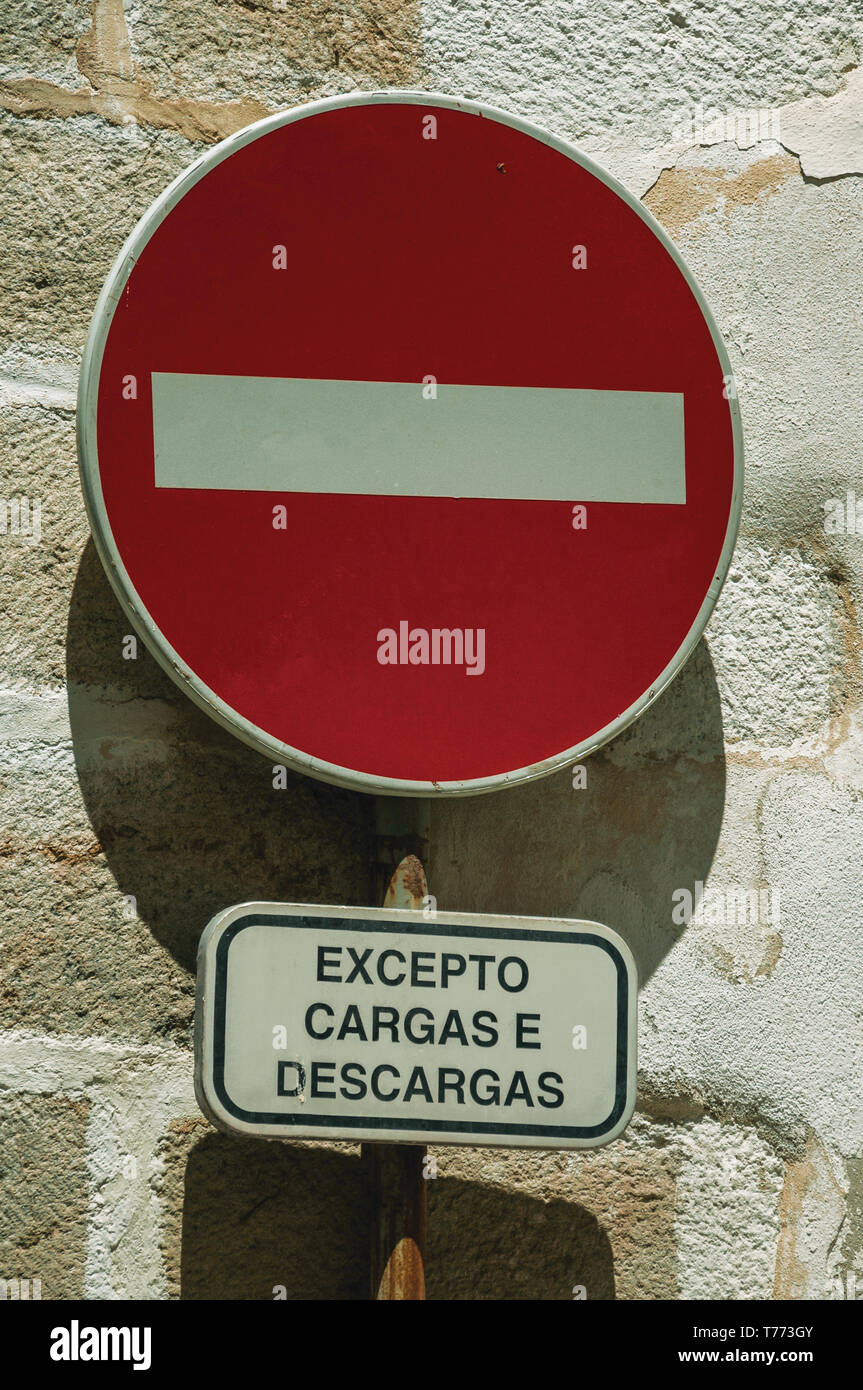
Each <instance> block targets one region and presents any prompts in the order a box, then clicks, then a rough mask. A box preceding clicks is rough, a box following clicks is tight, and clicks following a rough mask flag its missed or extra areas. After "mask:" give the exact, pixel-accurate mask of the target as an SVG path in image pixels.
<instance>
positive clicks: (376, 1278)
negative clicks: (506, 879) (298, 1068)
mask: <svg viewBox="0 0 863 1390" xmlns="http://www.w3.org/2000/svg"><path fill="white" fill-rule="evenodd" d="M399 809H400V807H399V806H396V805H393V804H391V803H386V802H384V803H383V804H382V803H381V802H380V801H379V802H378V834H379V838H382V839H383V844H382V845H380V849H382V850H383V849H384V847H385V846H388V845H389V844H390V843H391V836H392V835H393V826H394V824H397V823H398V821H397V819H396V815H394V812H395V813H397V812H398V811H399ZM407 809H408V812H409V814H408V816H407V817H405V816H404V814H402V816H401V817H400V818H399V819H400V820H401V823H402V824H405V823H406V822H407V823H410V821H411V820H413V821H414V825H415V830H414V834H415V835H416V837H417V838H418V839H420V840H422V841H424V842H425V843H426V844H428V826H427V817H428V812H429V807H428V803H426V802H418V803H413V804H412V803H410V802H409V803H407ZM411 811H413V813H414V814H413V815H411V814H410V812H411ZM417 812H419V814H417ZM396 833H397V832H396ZM407 833H408V834H409V835H410V833H411V832H410V831H408V832H407ZM427 897H428V884H427V882H426V876H425V871H424V869H423V866H422V864H421V863H420V861H419V859H418V858H417V857H416V855H415V854H409V855H406V856H405V858H404V859H403V860H402V861H401V863H400V864H399V866H398V868H397V869H396V871H395V873H394V874H393V876H392V878H391V880H390V883H389V886H388V888H387V891H386V895H385V897H384V907H401V908H410V909H411V910H412V911H414V912H421V911H422V909H423V906H424V904H426V901H427ZM362 1153H363V1158H364V1159H365V1162H366V1165H367V1168H368V1173H369V1184H370V1197H371V1222H370V1236H371V1239H370V1242H369V1254H370V1260H369V1273H370V1288H369V1293H370V1296H371V1298H373V1299H376V1300H378V1301H381V1300H420V1299H424V1298H425V1240H426V1175H425V1159H426V1150H425V1146H424V1145H417V1144H411V1145H406V1144H363V1147H362Z"/></svg>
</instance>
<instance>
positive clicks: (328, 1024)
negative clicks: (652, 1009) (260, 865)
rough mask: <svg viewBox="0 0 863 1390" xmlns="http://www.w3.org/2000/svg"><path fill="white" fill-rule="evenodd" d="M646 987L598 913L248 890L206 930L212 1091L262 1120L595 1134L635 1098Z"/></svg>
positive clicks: (472, 1132)
mask: <svg viewBox="0 0 863 1390" xmlns="http://www.w3.org/2000/svg"><path fill="white" fill-rule="evenodd" d="M636 993H637V979H636V971H635V964H634V961H633V959H632V955H631V953H630V951H629V948H628V947H627V946H626V944H625V942H624V941H622V940H621V938H620V937H619V936H617V934H616V933H615V932H613V931H611V930H609V928H608V927H604V926H601V925H599V924H598V923H595V922H582V921H566V920H560V919H553V920H546V919H544V918H537V917H526V918H519V917H495V916H486V915H479V914H470V913H468V914H464V913H454V912H437V913H436V914H435V915H434V916H433V917H430V918H428V919H426V918H425V917H424V915H423V914H422V913H419V912H409V911H401V910H384V909H375V908H349V907H325V906H319V905H309V904H303V903H242V904H240V905H238V906H236V907H231V908H228V909H227V910H226V911H224V912H221V913H220V914H219V915H218V916H217V917H215V918H213V920H212V921H211V922H210V924H209V926H208V927H207V929H206V931H205V932H204V934H203V936H202V938H201V945H200V948H199V953H198V1000H197V1014H196V1047H195V1055H196V1062H195V1088H196V1093H197V1096H198V1101H199V1104H200V1106H201V1108H202V1110H203V1111H204V1113H205V1114H206V1115H208V1116H209V1117H210V1119H212V1120H213V1122H214V1123H215V1124H217V1125H219V1126H220V1127H221V1128H224V1129H229V1130H231V1131H233V1132H235V1133H240V1134H249V1135H258V1136H261V1137H263V1138H271V1139H288V1138H297V1139H299V1138H303V1139H309V1138H317V1139H348V1140H354V1141H358V1140H365V1141H380V1142H390V1143H392V1142H402V1143H432V1144H472V1145H482V1146H486V1145H501V1146H505V1147H507V1148H518V1147H529V1148H540V1149H571V1148H593V1147H596V1146H598V1145H600V1144H605V1143H608V1142H609V1140H611V1139H614V1138H616V1137H617V1135H619V1134H620V1133H621V1131H622V1130H623V1129H624V1128H625V1127H626V1125H627V1123H628V1121H629V1119H630V1116H631V1114H632V1111H633V1107H634V1104H635V1081H636Z"/></svg>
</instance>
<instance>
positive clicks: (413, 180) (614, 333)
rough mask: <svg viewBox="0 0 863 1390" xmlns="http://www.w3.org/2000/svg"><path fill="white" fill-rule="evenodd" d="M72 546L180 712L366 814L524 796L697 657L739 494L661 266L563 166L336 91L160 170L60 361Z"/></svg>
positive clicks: (727, 422)
mask: <svg viewBox="0 0 863 1390" xmlns="http://www.w3.org/2000/svg"><path fill="white" fill-rule="evenodd" d="M79 406H80V409H79V453H80V459H81V470H82V477H83V481H84V490H85V495H86V498H87V503H88V509H89V512H90V518H91V522H92V526H93V531H94V535H95V538H96V542H97V545H98V547H99V550H100V553H101V555H102V558H103V561H104V562H105V565H106V569H107V572H108V574H109V576H110V577H111V579H112V582H113V583H114V585H115V588H116V590H117V593H118V595H119V597H120V599H121V601H122V602H123V604H124V606H125V608H126V609H127V611H128V613H129V615H130V617H131V618H132V620H133V621H134V622H135V624H136V625H137V627H138V628H139V630H140V631H141V632H142V634H143V635H144V637H145V639H146V640H147V641H148V643H149V645H150V646H151V648H152V650H153V651H154V653H155V655H156V656H157V657H158V659H159V660H160V661H161V662H162V664H163V665H164V666H165V668H166V670H168V672H169V673H170V674H171V675H172V677H173V678H174V679H175V680H177V681H178V683H179V684H180V685H181V686H182V688H183V689H185V690H187V692H188V693H189V694H190V695H191V696H192V697H193V698H194V699H195V700H197V701H198V703H199V704H201V705H202V706H203V707H204V708H205V709H207V710H208V712H209V713H210V714H212V715H213V716H214V717H215V718H216V719H218V720H220V721H221V722H222V723H223V724H225V725H226V726H227V727H228V728H230V729H232V730H233V731H234V732H235V733H236V734H238V735H239V736H240V737H242V738H244V739H245V740H246V741H247V742H249V743H251V744H253V745H254V746H256V747H258V748H260V749H261V750H262V751H264V752H265V753H267V754H268V755H269V756H270V757H271V758H272V759H273V761H274V762H279V763H285V764H287V765H290V766H292V767H295V768H299V769H301V770H303V771H305V772H309V773H311V774H313V775H315V776H319V777H322V778H324V779H326V780H329V781H333V782H337V783H340V784H343V785H347V786H353V787H358V788H361V789H364V790H368V791H384V792H393V793H408V794H411V793H416V794H423V793H427V794H432V793H436V792H440V793H444V794H455V793H459V792H476V791H484V790H489V789H492V788H494V787H497V786H501V785H505V784H507V783H515V782H519V781H524V780H528V779H530V778H533V777H537V776H541V775H543V774H544V773H546V772H550V771H552V770H553V769H554V768H557V767H561V766H563V765H565V764H566V763H569V762H572V761H574V760H577V759H579V758H580V757H582V756H584V755H585V754H587V753H589V752H590V751H592V750H593V749H594V748H596V747H598V746H599V745H600V744H602V743H603V742H605V741H606V740H607V739H608V738H610V737H612V736H613V735H614V734H615V733H617V732H618V731H619V730H621V729H622V728H624V727H625V726H626V725H627V724H628V723H629V722H630V721H631V720H632V719H634V718H635V717H636V716H637V715H638V714H639V713H641V711H642V710H643V709H644V708H645V707H646V705H647V704H648V703H649V702H650V701H651V700H652V699H653V698H655V696H656V695H657V694H658V693H659V691H660V690H661V689H662V688H663V687H664V686H665V685H666V684H667V683H668V681H669V680H670V679H671V678H672V676H673V675H674V674H675V673H676V671H677V670H678V669H679V668H680V666H681V665H682V664H683V662H684V661H685V660H686V658H687V656H688V655H689V654H690V652H691V651H692V649H693V648H694V646H695V643H696V642H697V640H698V637H699V636H700V634H701V631H702V630H703V627H704V625H705V623H706V621H707V619H708V617H709V614H710V612H711V610H712V607H713V605H714V603H715V601H716V597H717V595H718V592H719V589H720V587H721V584H722V581H723V579H724V576H725V573H726V570H727V568H728V564H729V561H730V558H731V551H732V549H733V545H734V539H735V534H736V529H737V522H738V516H739V511H740V503H741V491H742V446H741V434H740V424H739V413H738V409H737V404H736V400H735V398H734V390H733V384H732V382H731V369H730V366H729V363H728V359H727V355H726V353H725V349H724V347H723V344H722V341H721V339H720V337H719V333H718V330H717V328H716V326H715V324H714V322H713V319H712V317H711V315H710V312H709V310H708V308H707V306H706V304H705V302H704V299H703V297H702V295H701V293H700V291H699V289H698V287H697V285H696V284H695V282H694V280H693V278H692V276H691V274H690V273H689V272H688V270H687V269H686V267H685V265H684V264H683V262H682V260H681V258H680V256H679V254H678V253H677V252H676V251H675V249H674V247H673V246H672V245H671V243H670V242H669V240H668V238H667V237H666V236H665V235H664V233H663V232H662V230H661V228H660V227H659V226H658V224H657V223H656V222H655V221H654V220H653V219H652V218H651V217H650V215H649V214H648V213H647V212H646V211H645V209H644V208H643V207H641V205H640V204H639V203H638V202H637V201H636V200H635V199H634V198H633V197H631V196H630V195H629V194H628V193H627V192H626V191H625V190H624V189H623V188H622V187H621V186H620V185H619V184H617V183H616V182H615V181H614V180H613V179H612V178H611V177H610V176H609V175H608V174H606V173H604V172H603V171H602V170H601V169H599V168H597V167H596V166H595V165H594V164H593V163H592V162H591V161H590V160H588V159H586V158H585V157H584V156H582V155H580V154H579V153H578V152H577V151H576V150H574V149H573V148H572V147H570V146H568V145H566V144H564V143H563V142H562V141H559V140H557V139H555V138H554V137H553V136H551V135H548V134H547V133H545V132H543V131H540V130H537V129H536V128H535V127H533V126H531V125H529V124H528V123H527V122H524V121H521V120H517V119H516V118H514V117H511V116H508V115H505V114H504V113H502V112H500V111H496V110H493V109H491V108H488V107H484V106H480V105H478V104H476V103H472V102H464V101H457V100H454V99H450V98H446V97H440V96H430V95H428V94H423V93H405V92H382V93H373V94H357V95H354V96H349V97H338V98H334V99H332V100H327V101H323V102H317V103H315V104H313V105H309V106H306V107H302V108H299V109H297V110H292V111H288V112H284V113H281V114H279V115H277V116H273V117H270V118H268V119H266V120H264V121H261V122H259V123H258V124H256V125H254V126H250V127H249V128H248V129H246V130H243V131H240V132H239V133H238V134H237V135H234V136H232V137H231V138H230V139H228V140H225V141H224V142H223V143H222V144H220V145H218V146H217V147H216V148H215V149H213V150H212V151H210V152H209V153H208V154H206V155H205V156H204V157H203V158H202V159H200V160H198V161H197V163H195V164H193V165H192V166H191V167H190V168H189V169H188V170H186V172H185V173H184V174H182V175H181V177H180V178H179V179H177V180H176V182H175V183H173V184H172V185H171V187H170V188H168V189H167V191H166V192H165V193H164V194H163V195H162V197H161V198H159V199H158V201H157V202H156V203H155V204H154V205H153V206H152V207H151V208H150V210H149V212H148V213H147V214H146V216H145V217H144V218H143V219H142V220H141V222H140V223H139V224H138V226H137V227H136V229H135V231H134V232H133V233H132V235H131V237H130V238H129V241H128V242H127V244H126V246H125V248H124V250H123V252H122V253H121V255H120V257H119V258H118V260H117V263H116V265H115V266H114V268H113V270H112V272H111V275H110V277H109V279H108V282H107V284H106V286H105V289H104V291H103V294H102V297H101V299H100V301H99V304H98V307H97V309H96V313H95V316H94V321H93V326H92V329H91V334H90V339H89V343H88V346H87V351H86V354H85V360H84V365H83V369H82V377H81V390H80V401H79Z"/></svg>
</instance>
